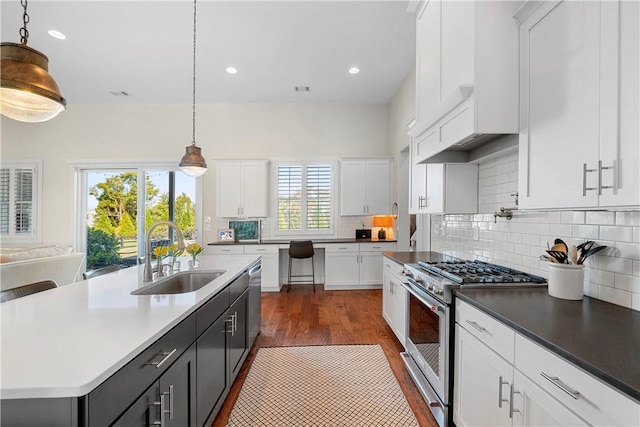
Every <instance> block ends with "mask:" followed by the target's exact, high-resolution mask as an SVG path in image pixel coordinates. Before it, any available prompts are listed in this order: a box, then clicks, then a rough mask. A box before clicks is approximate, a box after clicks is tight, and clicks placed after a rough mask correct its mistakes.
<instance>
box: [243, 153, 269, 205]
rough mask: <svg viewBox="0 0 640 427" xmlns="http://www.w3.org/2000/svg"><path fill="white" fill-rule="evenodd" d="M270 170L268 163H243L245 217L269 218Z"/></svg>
mask: <svg viewBox="0 0 640 427" xmlns="http://www.w3.org/2000/svg"><path fill="white" fill-rule="evenodd" d="M268 206H269V168H268V163H267V162H266V161H255V162H254V161H251V162H243V163H242V206H241V209H242V211H241V214H242V216H243V217H251V218H264V217H267V216H268Z"/></svg>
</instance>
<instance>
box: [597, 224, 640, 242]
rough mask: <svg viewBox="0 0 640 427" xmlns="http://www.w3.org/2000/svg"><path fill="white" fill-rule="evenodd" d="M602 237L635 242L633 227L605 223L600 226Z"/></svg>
mask: <svg viewBox="0 0 640 427" xmlns="http://www.w3.org/2000/svg"><path fill="white" fill-rule="evenodd" d="M600 239H601V240H615V241H620V242H633V229H632V228H631V227H622V226H615V225H606V226H605V225H603V226H601V227H600Z"/></svg>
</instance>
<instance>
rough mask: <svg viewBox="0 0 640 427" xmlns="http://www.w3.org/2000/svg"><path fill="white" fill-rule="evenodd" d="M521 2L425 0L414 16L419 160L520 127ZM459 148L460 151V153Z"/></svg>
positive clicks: (415, 131)
mask: <svg viewBox="0 0 640 427" xmlns="http://www.w3.org/2000/svg"><path fill="white" fill-rule="evenodd" d="M517 7H518V4H517V2H504V1H481V2H478V1H461V2H457V1H455V2H454V1H434V0H431V1H429V2H425V4H424V6H423V8H422V9H420V10H419V11H418V13H417V16H416V125H415V126H414V127H413V128H412V129H411V131H410V132H409V134H410V135H411V136H412V137H414V138H415V140H416V148H417V150H416V158H417V159H418V161H419V162H422V161H425V160H427V159H429V158H430V157H432V156H434V155H436V154H438V153H440V152H442V151H444V150H447V149H450V148H452V149H454V150H460V149H461V146H462V145H466V143H468V142H474V143H475V142H476V141H477V140H478V139H479V138H485V136H486V137H493V136H495V135H497V134H513V133H517V131H518V113H517V111H518V29H517V26H516V25H515V24H514V22H513V18H512V15H513V13H514V12H515V10H516V9H517ZM459 153H460V152H459V151H458V154H459Z"/></svg>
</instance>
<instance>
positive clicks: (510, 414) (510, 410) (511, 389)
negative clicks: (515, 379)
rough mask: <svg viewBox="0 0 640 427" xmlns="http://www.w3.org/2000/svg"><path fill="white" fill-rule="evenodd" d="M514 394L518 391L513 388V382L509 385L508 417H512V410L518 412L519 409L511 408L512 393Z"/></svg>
mask: <svg viewBox="0 0 640 427" xmlns="http://www.w3.org/2000/svg"><path fill="white" fill-rule="evenodd" d="M514 394H520V392H519V391H515V390H514V389H513V384H511V387H509V418H512V419H513V413H514V412H520V410H519V409H514V408H513V395H514Z"/></svg>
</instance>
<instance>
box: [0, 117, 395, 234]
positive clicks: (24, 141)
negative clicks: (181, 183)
mask: <svg viewBox="0 0 640 427" xmlns="http://www.w3.org/2000/svg"><path fill="white" fill-rule="evenodd" d="M196 117H197V135H196V142H197V144H198V146H200V147H201V148H202V151H203V155H204V156H205V159H206V160H207V162H208V163H209V164H210V166H213V164H214V161H215V159H220V158H239V157H252V158H267V159H272V158H290V159H313V158H334V159H338V158H340V157H348V156H389V155H391V154H392V153H391V151H390V147H389V142H388V138H389V129H388V123H389V113H388V105H386V104H371V105H369V104H367V105H342V104H340V105H338V104H229V105H199V106H198V109H197V116H196ZM0 125H1V127H2V128H1V137H2V141H1V152H0V153H1V156H2V159H42V160H43V181H44V188H43V206H42V208H43V212H44V224H43V242H45V243H56V244H73V223H74V218H75V212H73V200H74V194H73V174H72V169H71V167H70V165H69V162H70V161H79V160H91V161H98V160H140V161H143V160H145V161H150V160H157V161H171V162H175V163H176V164H177V163H178V162H179V160H180V158H181V157H182V155H183V154H184V149H185V147H186V146H187V145H189V144H190V143H191V106H190V105H181V106H168V105H167V106H165V105H155V106H74V105H71V106H70V107H69V108H68V110H67V111H65V112H64V113H62V114H60V115H59V116H58V117H56V118H55V119H53V120H51V121H48V122H45V123H32V124H25V123H20V122H16V121H13V120H10V119H7V118H5V117H4V116H3V117H2V119H1V122H0ZM203 188H204V200H203V215H205V216H211V217H215V171H214V169H213V167H212V168H211V170H210V171H208V173H206V174H205V175H204V179H203ZM345 221H346V224H347V225H343V224H342V223H339V224H337V225H338V229H339V230H340V233H343V234H344V235H346V234H347V233H348V232H350V231H351V235H352V230H351V225H352V224H354V223H357V224H358V225H360V224H361V223H362V222H365V223H366V224H367V225H370V217H365V218H347V219H345ZM215 223H216V222H214V224H215ZM215 240H216V237H215V230H212V231H211V232H208V233H204V234H203V242H205V243H206V242H209V241H215Z"/></svg>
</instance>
